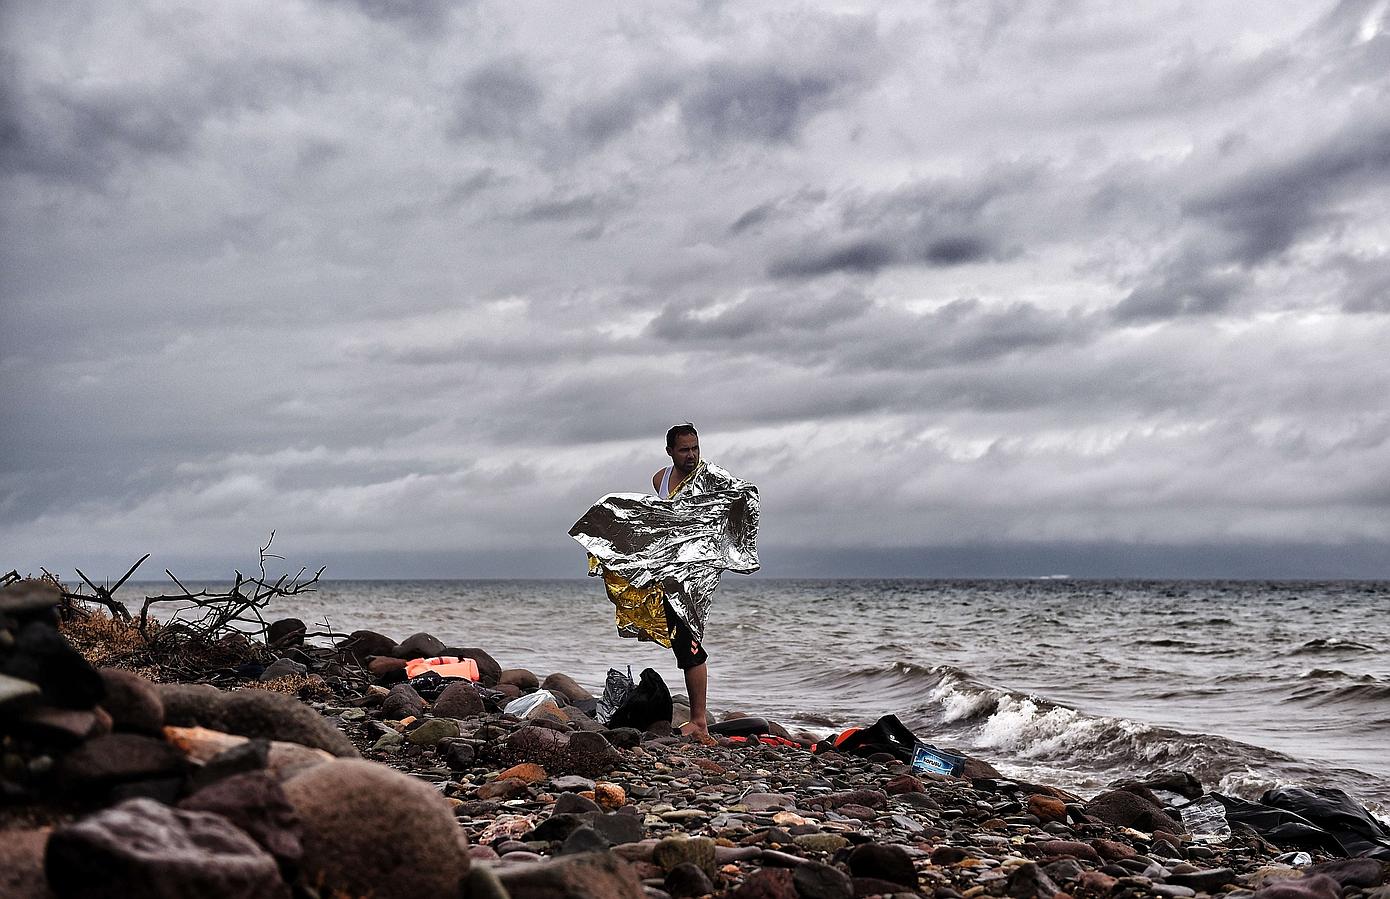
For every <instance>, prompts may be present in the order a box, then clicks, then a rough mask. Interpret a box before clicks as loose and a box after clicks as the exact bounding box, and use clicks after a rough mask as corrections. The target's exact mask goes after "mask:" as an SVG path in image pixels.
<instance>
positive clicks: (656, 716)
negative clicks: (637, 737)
mask: <svg viewBox="0 0 1390 899" xmlns="http://www.w3.org/2000/svg"><path fill="white" fill-rule="evenodd" d="M604 694H605V695H607V690H606V689H605V691H604ZM671 708H672V706H671V691H670V690H669V689H667V687H666V682H665V681H664V680H662V679H661V675H659V674H657V673H656V670H655V669H652V668H646V669H643V671H642V679H641V680H640V681H638V683H637V686H636V687H634V688H633V689H632V692H631V693H629V694H628V696H627V699H626V701H624V702H623V704H622V705H621V706H619V707H618V710H617V711H615V712H614V713H613V716H612V717H611V718H609V719H608V721H607V722H605V723H606V724H607V725H608V726H609V727H635V728H637V729H638V730H646V729H647V728H648V727H651V726H652V725H653V724H654V723H656V722H657V721H670V720H671Z"/></svg>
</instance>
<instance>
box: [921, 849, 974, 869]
mask: <svg viewBox="0 0 1390 899" xmlns="http://www.w3.org/2000/svg"><path fill="white" fill-rule="evenodd" d="M969 857H970V853H969V852H967V851H966V850H964V849H962V848H961V847H959V846H937V847H936V848H935V849H933V850H932V852H931V856H930V860H931V863H932V864H933V865H943V866H944V865H958V864H960V863H961V862H963V861H965V860H966V859H967V858H969Z"/></svg>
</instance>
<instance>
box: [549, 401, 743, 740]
mask: <svg viewBox="0 0 1390 899" xmlns="http://www.w3.org/2000/svg"><path fill="white" fill-rule="evenodd" d="M666 454H667V455H668V456H670V457H671V465H670V466H668V467H667V468H663V469H662V470H661V471H658V472H657V473H656V474H655V475H653V476H652V489H653V490H654V491H656V493H657V496H656V497H652V496H647V495H643V494H636V493H610V494H609V495H608V496H605V497H604V498H603V499H601V500H599V501H598V503H597V504H595V505H594V506H593V508H591V509H590V510H589V511H588V512H587V513H585V515H584V517H583V518H581V519H579V521H578V522H576V523H575V525H574V527H572V528H570V536H571V537H573V538H574V539H575V540H577V541H579V543H580V544H581V545H582V546H583V547H584V548H585V549H586V550H588V551H589V574H590V575H594V576H601V577H602V578H603V584H604V588H605V590H606V591H607V593H608V598H609V599H610V600H611V601H612V602H613V605H614V606H615V614H616V617H617V625H618V633H619V634H621V635H622V636H624V637H635V638H637V639H639V640H653V641H655V642H657V643H660V644H661V645H663V646H669V647H670V648H671V649H672V651H673V652H674V653H675V655H676V664H677V665H678V666H679V667H680V669H681V671H682V672H683V673H684V675H685V686H686V690H687V692H688V693H689V694H690V724H689V725H687V727H686V729H685V730H684V733H687V734H693V735H695V736H697V737H708V735H709V713H708V709H707V707H706V696H707V693H708V685H709V668H708V664H707V659H708V655H707V654H706V653H705V650H704V647H703V646H702V645H701V644H702V641H703V640H704V632H705V619H706V617H707V616H708V614H709V607H710V599H711V597H712V596H713V594H714V590H715V588H716V587H718V586H719V578H720V576H721V575H722V574H723V573H724V572H725V571H736V572H738V573H740V574H752V573H753V572H754V571H757V570H758V488H757V487H754V486H753V485H752V484H750V483H748V482H747V481H742V480H739V479H738V478H736V477H734V476H733V475H731V474H729V472H727V471H725V470H724V469H722V468H720V467H719V466H717V465H712V464H710V463H708V462H702V461H701V460H700V437H699V434H697V433H696V431H695V426H694V425H692V424H690V423H689V422H686V423H684V424H679V425H676V426H675V427H673V428H671V429H670V430H669V431H667V432H666Z"/></svg>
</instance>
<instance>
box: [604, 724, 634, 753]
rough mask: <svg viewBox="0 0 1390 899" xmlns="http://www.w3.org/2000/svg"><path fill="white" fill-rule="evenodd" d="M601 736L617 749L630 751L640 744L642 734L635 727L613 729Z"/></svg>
mask: <svg viewBox="0 0 1390 899" xmlns="http://www.w3.org/2000/svg"><path fill="white" fill-rule="evenodd" d="M603 735H604V737H606V738H607V739H608V742H610V743H612V744H613V745H614V746H616V747H618V748H619V749H631V748H632V747H634V746H636V745H637V744H639V743H641V742H642V732H641V731H640V730H638V729H637V728H635V727H615V728H612V729H610V730H605V731H603Z"/></svg>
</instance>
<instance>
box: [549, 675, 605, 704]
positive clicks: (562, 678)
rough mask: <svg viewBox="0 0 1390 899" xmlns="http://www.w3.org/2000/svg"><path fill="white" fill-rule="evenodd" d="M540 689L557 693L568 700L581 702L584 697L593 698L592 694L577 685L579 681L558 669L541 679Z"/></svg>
mask: <svg viewBox="0 0 1390 899" xmlns="http://www.w3.org/2000/svg"><path fill="white" fill-rule="evenodd" d="M541 689H542V690H549V691H550V692H551V693H558V694H560V695H561V696H563V697H565V698H566V699H568V700H569V701H570V702H581V701H583V700H586V699H593V698H594V694H592V693H590V692H589V691H588V690H586V689H584V688H583V687H581V686H579V683H578V682H577V681H576V680H575V679H574V678H572V677H570V676H569V675H568V674H561V673H559V672H558V671H557V672H556V673H554V674H551V675H548V676H547V677H546V679H545V680H543V681H541Z"/></svg>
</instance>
